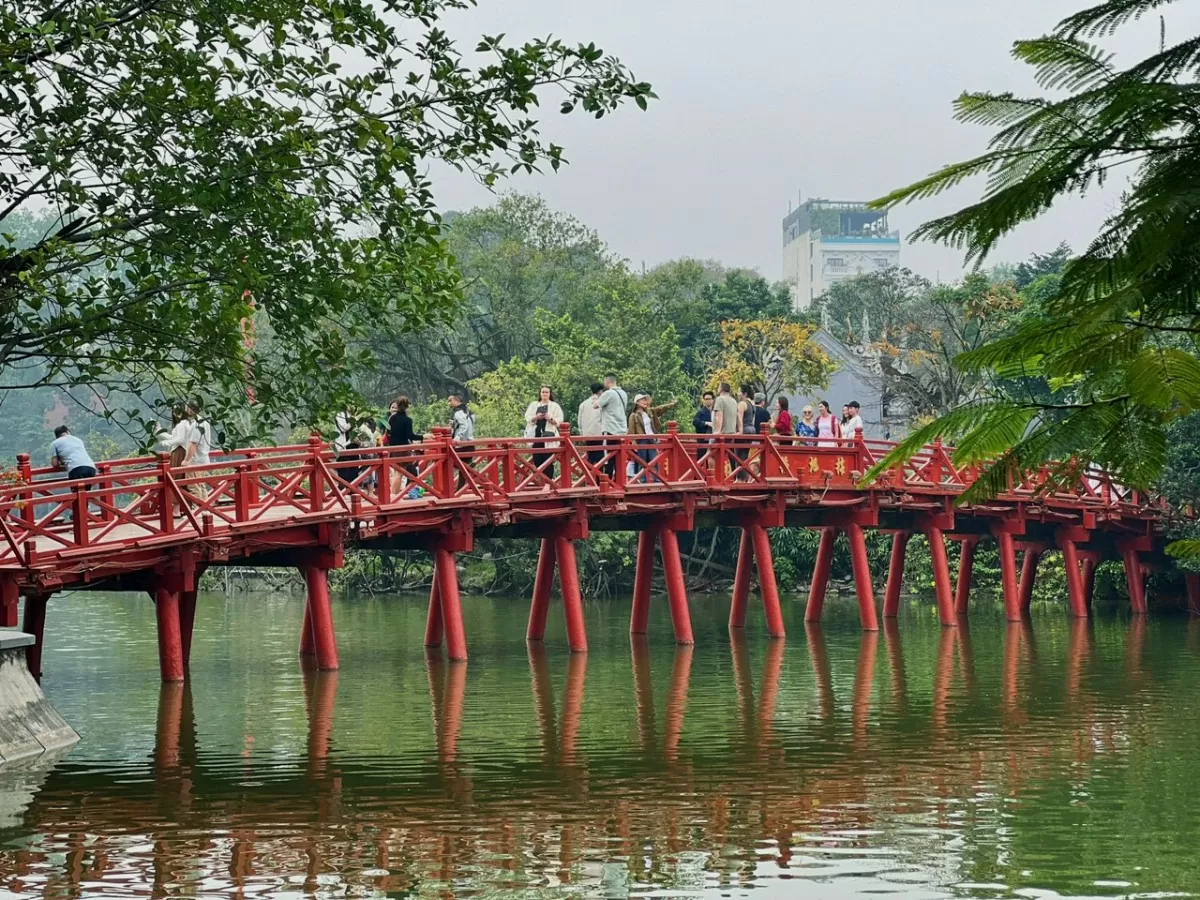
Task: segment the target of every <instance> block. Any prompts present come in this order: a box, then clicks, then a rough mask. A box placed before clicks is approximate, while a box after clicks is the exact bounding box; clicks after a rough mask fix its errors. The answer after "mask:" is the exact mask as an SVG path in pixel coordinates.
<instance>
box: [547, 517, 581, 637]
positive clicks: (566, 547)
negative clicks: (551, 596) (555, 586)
mask: <svg viewBox="0 0 1200 900" xmlns="http://www.w3.org/2000/svg"><path fill="white" fill-rule="evenodd" d="M554 555H555V557H556V558H557V559H558V581H559V584H560V585H562V595H563V614H564V615H565V616H566V619H567V644H568V646H570V648H571V652H572V653H587V648H588V646H587V628H586V626H585V625H584V621H583V593H582V592H581V591H580V589H579V569H578V567H577V565H576V561H575V542H574V541H573V540H571V538H570V537H566V536H564V535H559V536H558V537H556V538H555V539H554Z"/></svg>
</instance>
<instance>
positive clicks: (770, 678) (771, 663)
mask: <svg viewBox="0 0 1200 900" xmlns="http://www.w3.org/2000/svg"><path fill="white" fill-rule="evenodd" d="M783 648H784V642H783V641H771V643H769V644H767V658H766V659H765V660H763V679H762V690H761V691H759V694H758V730H759V735H760V738H759V740H760V743H761V741H762V740H763V739H765V738H766V737H767V736H768V735H770V733H771V727H772V725H773V724H774V722H775V706H776V704H777V703H778V701H779V681H780V679H781V678H782V677H783Z"/></svg>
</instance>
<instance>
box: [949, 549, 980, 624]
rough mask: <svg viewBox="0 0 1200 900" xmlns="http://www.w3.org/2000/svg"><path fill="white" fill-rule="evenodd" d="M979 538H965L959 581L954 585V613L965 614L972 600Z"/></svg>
mask: <svg viewBox="0 0 1200 900" xmlns="http://www.w3.org/2000/svg"><path fill="white" fill-rule="evenodd" d="M978 544H979V538H973V537H972V538H964V539H963V542H962V550H961V552H960V553H959V556H958V581H957V583H956V584H955V586H954V614H955V615H956V616H965V615H966V614H967V607H968V606H969V605H970V602H971V579H972V577H973V576H974V574H975V547H976V546H977V545H978Z"/></svg>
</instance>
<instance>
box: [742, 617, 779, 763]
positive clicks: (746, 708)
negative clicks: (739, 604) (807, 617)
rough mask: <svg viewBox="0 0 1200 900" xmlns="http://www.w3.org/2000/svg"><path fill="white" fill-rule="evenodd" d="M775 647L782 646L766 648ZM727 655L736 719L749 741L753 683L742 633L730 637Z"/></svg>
mask: <svg viewBox="0 0 1200 900" xmlns="http://www.w3.org/2000/svg"><path fill="white" fill-rule="evenodd" d="M777 645H778V646H780V647H782V646H783V645H782V644H777V642H776V641H771V643H770V644H768V645H767V646H768V648H771V647H775V646H777ZM729 655H730V657H731V661H732V665H733V683H734V686H735V687H736V688H737V702H738V718H739V720H740V721H741V724H742V731H743V732H744V733H745V734H746V736H747V740H749V736H750V735H751V733H752V732H753V730H754V720H753V718H752V717H751V710H752V709H753V708H754V681H753V679H752V678H751V677H750V651H749V649H748V648H747V644H746V635H745V633H744V632H741V631H737V632H734V633H733V634H732V635H730V641H729Z"/></svg>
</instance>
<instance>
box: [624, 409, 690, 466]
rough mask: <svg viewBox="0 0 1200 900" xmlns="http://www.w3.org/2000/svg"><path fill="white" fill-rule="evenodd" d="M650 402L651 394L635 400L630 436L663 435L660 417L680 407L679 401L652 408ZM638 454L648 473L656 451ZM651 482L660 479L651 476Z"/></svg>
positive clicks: (630, 420) (630, 416) (642, 451)
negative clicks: (644, 462) (643, 461)
mask: <svg viewBox="0 0 1200 900" xmlns="http://www.w3.org/2000/svg"><path fill="white" fill-rule="evenodd" d="M650 400H651V397H650V395H649V394H638V395H637V396H636V397H634V398H633V412H631V413H630V414H629V434H630V435H632V436H647V435H654V434H662V421H661V419H660V418H659V417H660V416H661V415H662V414H663V413H665V412H666V411H667V410H670V409H674V408H675V407H676V406H678V405H679V401H678V400H672V401H671V402H670V403H664V404H662V405H661V406H651V405H650ZM638 443H649V441H646V440H643V441H639V442H638ZM637 454H638V456H640V457H641V458H642V459H643V460H645V461H646V466H647V472H648V471H649V468H648V467H649V465H650V463H651V461H652V460H653V459H654V451H653V450H639V451H638V452H637ZM649 480H651V481H657V480H658V479H657V478H656V477H654V476H653V475H650V478H649Z"/></svg>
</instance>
